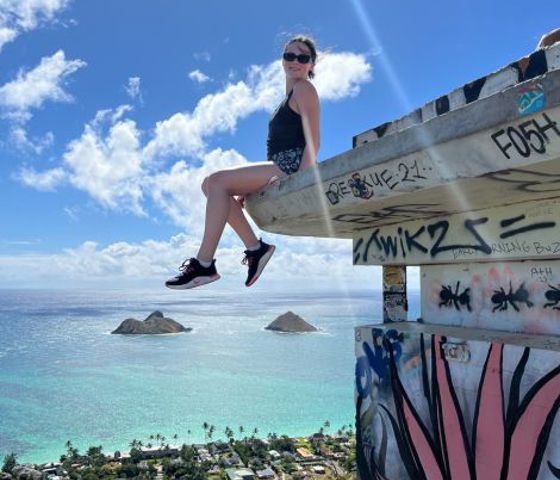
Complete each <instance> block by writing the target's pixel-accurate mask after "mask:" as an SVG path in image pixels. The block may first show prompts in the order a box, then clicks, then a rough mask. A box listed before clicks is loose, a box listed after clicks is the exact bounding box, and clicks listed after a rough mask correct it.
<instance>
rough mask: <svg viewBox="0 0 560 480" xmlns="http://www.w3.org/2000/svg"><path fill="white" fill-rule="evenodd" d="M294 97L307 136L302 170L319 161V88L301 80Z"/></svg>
mask: <svg viewBox="0 0 560 480" xmlns="http://www.w3.org/2000/svg"><path fill="white" fill-rule="evenodd" d="M293 99H294V101H295V102H296V105H297V107H298V111H299V114H300V115H301V123H302V125H303V134H304V136H305V149H304V150H303V157H302V159H301V165H300V167H299V169H300V170H305V169H306V168H309V167H312V166H313V165H315V163H316V162H317V153H318V152H319V146H320V127H319V116H320V106H319V95H317V90H315V87H314V86H313V84H312V83H311V82H309V81H308V80H300V81H299V82H297V83H296V84H295V85H294V94H293Z"/></svg>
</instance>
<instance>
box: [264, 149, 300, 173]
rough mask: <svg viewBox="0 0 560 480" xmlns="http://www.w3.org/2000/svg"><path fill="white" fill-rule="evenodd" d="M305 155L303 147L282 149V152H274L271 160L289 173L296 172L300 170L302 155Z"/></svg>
mask: <svg viewBox="0 0 560 480" xmlns="http://www.w3.org/2000/svg"><path fill="white" fill-rule="evenodd" d="M302 156H303V148H302V147H296V148H290V149H289V150H282V151H281V152H278V153H274V154H273V155H272V157H271V158H269V160H271V161H272V162H274V163H275V164H276V165H278V168H280V170H282V171H283V172H284V173H286V174H287V175H291V174H292V173H296V172H297V171H298V170H299V165H300V163H301V157H302Z"/></svg>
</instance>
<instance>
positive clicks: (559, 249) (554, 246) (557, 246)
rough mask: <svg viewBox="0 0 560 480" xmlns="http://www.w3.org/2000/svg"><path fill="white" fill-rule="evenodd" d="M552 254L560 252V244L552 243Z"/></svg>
mask: <svg viewBox="0 0 560 480" xmlns="http://www.w3.org/2000/svg"><path fill="white" fill-rule="evenodd" d="M552 250H553V252H552V253H559V252H560V242H553V243H552Z"/></svg>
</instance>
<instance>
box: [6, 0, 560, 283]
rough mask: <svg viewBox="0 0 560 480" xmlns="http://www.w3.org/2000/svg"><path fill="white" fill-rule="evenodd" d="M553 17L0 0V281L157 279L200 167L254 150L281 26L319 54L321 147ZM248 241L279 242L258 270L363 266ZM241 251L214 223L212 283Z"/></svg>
mask: <svg viewBox="0 0 560 480" xmlns="http://www.w3.org/2000/svg"><path fill="white" fill-rule="evenodd" d="M558 20H560V2H558V1H553V0H549V1H541V2H539V3H538V6H537V4H529V3H527V2H521V1H508V2H505V1H501V0H500V1H495V2H483V1H482V0H475V1H471V2H468V4H467V3H459V2H443V1H429V2H412V1H409V2H398V1H397V2H372V1H366V0H353V1H352V0H344V1H343V0H340V1H304V2H302V1H299V2H295V1H290V0H288V1H284V2H262V1H239V2H225V1H212V0H210V1H206V2H186V1H171V0H170V1H166V2H155V1H151V2H150V1H141V2H139V1H137V0H118V1H111V2H110V1H103V2H100V1H95V2H91V1H80V0H0V159H1V160H0V202H1V205H2V208H1V209H0V222H1V225H2V227H1V228H0V287H26V286H31V287H39V286H60V287H67V286H118V287H122V286H127V285H129V286H150V287H151V286H158V285H161V283H162V281H163V280H164V279H165V278H166V277H167V276H169V275H170V274H172V273H173V272H174V271H175V269H176V267H177V266H178V264H179V263H180V262H181V261H182V260H183V259H184V258H186V257H189V256H192V255H194V254H195V253H196V249H197V246H198V239H199V237H200V232H201V229H202V216H201V213H202V211H203V207H204V203H203V197H202V195H201V193H200V186H199V185H200V181H201V180H202V178H204V176H205V175H207V174H208V173H210V172H211V171H213V170H215V169H217V168H223V167H226V166H231V165H236V164H244V163H247V162H251V161H261V160H264V159H265V144H266V134H267V122H268V118H269V116H270V113H271V111H272V110H273V108H274V107H275V106H276V104H277V103H278V102H279V101H280V100H281V98H282V96H283V93H284V88H283V77H282V74H281V70H280V67H279V62H278V59H279V56H280V53H281V51H282V46H283V44H284V42H285V40H286V39H287V38H289V36H290V35H291V34H295V33H299V32H303V33H306V34H311V35H312V36H313V37H315V39H316V40H317V42H318V46H319V50H320V51H321V52H322V56H321V60H320V63H319V65H318V66H317V77H316V80H315V84H316V86H317V89H318V91H319V94H320V97H321V108H322V111H321V151H320V152H319V161H321V160H325V159H327V158H330V157H332V156H334V155H336V154H338V153H341V152H343V151H345V150H347V149H349V148H350V147H351V141H352V136H353V135H355V134H357V133H360V132H362V131H364V130H367V129H369V128H372V127H374V126H376V125H378V124H380V123H383V122H385V121H388V120H392V119H394V118H396V117H399V116H402V115H404V114H406V113H408V112H409V111H410V110H412V109H414V108H416V107H418V106H421V105H422V104H424V103H425V102H427V101H429V100H432V99H433V98H436V97H438V96H440V95H442V94H444V93H447V92H449V91H451V90H452V89H454V88H456V87H458V86H460V85H463V84H464V83H466V82H468V81H471V80H474V79H475V78H478V77H480V76H482V75H485V74H487V73H489V72H490V71H493V70H496V69H499V68H500V67H502V66H504V65H506V64H508V63H510V62H512V61H513V60H516V59H518V58H520V57H522V56H524V55H526V54H528V53H530V52H531V51H532V50H533V49H534V47H535V45H536V43H537V42H538V40H539V38H540V36H541V35H542V33H544V32H546V31H549V30H551V29H553V28H555V27H558V26H559V25H558V23H555V21H556V22H558ZM264 238H265V239H268V240H271V241H274V242H275V243H276V244H277V245H278V246H279V247H280V249H279V250H278V253H277V254H276V256H275V260H274V262H273V264H272V265H271V267H270V269H269V271H267V275H268V276H269V277H268V279H267V281H268V282H269V283H268V285H276V286H278V288H282V285H283V284H284V283H285V280H286V278H288V277H289V278H291V279H292V280H293V281H294V282H298V281H299V279H301V276H302V275H306V279H308V278H309V275H311V276H312V277H313V278H315V279H316V282H314V285H316V286H321V287H325V288H328V287H329V286H332V285H333V282H334V283H337V284H341V283H343V284H344V285H345V286H347V287H348V288H351V287H353V286H360V285H363V284H364V282H367V283H368V284H371V283H372V282H375V279H376V278H378V269H373V268H371V267H360V268H352V266H351V243H350V242H348V241H332V240H314V239H298V238H286V237H281V236H275V235H269V234H266V233H264ZM242 250H243V246H242V244H241V243H240V242H239V241H238V240H237V239H236V238H235V237H234V236H233V234H232V233H231V232H230V231H228V230H226V233H225V235H224V239H223V242H222V244H221V246H220V250H219V251H218V255H217V258H218V266H219V269H220V272H221V273H224V274H225V277H229V278H226V279H225V280H224V286H228V287H231V288H241V286H242V281H243V275H244V271H243V269H242V267H241V265H240V260H241V258H242ZM267 268H268V267H267ZM309 272H313V273H311V274H310V273H309ZM335 277H336V282H335V280H334V278H335ZM243 288H244V287H243Z"/></svg>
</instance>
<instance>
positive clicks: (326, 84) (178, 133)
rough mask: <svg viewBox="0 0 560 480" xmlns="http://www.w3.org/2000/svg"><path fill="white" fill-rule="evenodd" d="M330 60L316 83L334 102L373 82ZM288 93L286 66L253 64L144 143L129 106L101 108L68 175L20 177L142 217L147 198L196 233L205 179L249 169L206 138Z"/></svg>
mask: <svg viewBox="0 0 560 480" xmlns="http://www.w3.org/2000/svg"><path fill="white" fill-rule="evenodd" d="M331 55H332V56H335V58H334V59H333V60H332V61H331V60H329V56H325V57H323V60H322V62H321V64H322V70H319V71H318V72H317V79H319V78H320V77H322V78H323V79H322V80H321V82H319V81H318V80H317V81H316V82H317V88H318V90H319V94H320V96H321V97H322V98H323V99H326V100H336V99H339V98H341V96H345V95H346V96H351V95H356V94H357V92H358V91H359V86H360V84H361V83H364V82H366V81H369V79H370V78H371V76H370V68H371V67H370V66H369V65H368V64H367V62H366V59H365V57H364V56H360V55H355V54H349V53H346V54H331ZM336 55H338V56H336ZM335 67H336V68H335ZM318 68H319V67H318ZM341 72H343V73H341ZM337 82H338V83H337ZM283 91H284V74H283V72H282V68H281V63H280V61H274V62H272V63H270V64H268V65H253V66H251V67H250V68H249V70H248V72H247V75H246V78H245V80H244V81H238V82H236V83H233V84H227V85H226V86H225V87H223V88H222V89H221V90H218V91H216V92H215V93H212V94H208V95H205V96H204V97H202V98H201V99H200V100H199V102H198V103H197V105H196V107H195V108H194V110H193V111H192V112H179V113H175V114H173V115H171V116H170V117H169V118H167V119H165V120H162V121H159V122H157V123H156V126H155V128H154V131H153V132H152V134H151V138H149V139H148V140H147V141H146V142H144V143H142V142H141V138H142V137H141V134H140V132H139V131H138V129H137V126H136V124H135V122H134V121H132V120H130V119H127V118H126V116H127V114H129V113H130V112H131V111H132V108H131V107H130V106H129V105H122V106H120V107H118V108H117V109H115V110H101V111H99V112H97V114H96V116H95V118H94V119H93V120H92V121H91V122H90V123H89V124H88V125H86V126H85V128H84V132H83V134H82V135H81V136H80V137H79V138H78V139H75V140H74V141H72V142H71V143H70V144H69V145H68V147H67V150H66V153H65V154H64V156H63V158H62V165H61V167H60V168H61V169H62V171H63V172H64V173H65V175H60V176H59V177H57V176H56V175H55V173H54V172H53V171H48V172H45V178H44V179H42V178H41V177H40V174H38V173H37V172H34V171H26V174H25V175H23V174H22V175H21V178H22V179H23V180H24V183H26V184H27V185H32V183H33V182H30V181H27V179H28V178H31V177H32V178H35V179H39V180H42V182H39V185H48V186H51V187H52V185H54V184H55V181H56V180H57V179H58V180H59V181H64V180H66V181H68V182H69V183H70V184H71V185H73V186H74V187H76V188H78V189H80V190H83V191H85V192H87V193H88V194H89V195H90V196H91V197H93V198H94V199H95V200H96V201H97V202H98V203H99V204H101V205H102V206H103V207H105V208H109V209H115V210H117V209H121V210H126V211H129V212H133V213H135V214H137V215H143V214H144V212H145V210H144V205H143V204H144V202H145V199H146V198H151V199H152V200H153V202H154V203H155V205H156V206H157V207H158V208H159V209H160V210H161V211H162V212H163V213H164V214H165V215H166V216H168V217H169V218H170V219H171V220H172V221H173V222H174V223H175V224H176V225H177V226H180V227H182V228H185V229H186V230H187V231H197V232H198V231H199V230H200V228H201V226H202V225H203V215H204V197H203V195H202V192H201V191H200V184H201V183H202V180H203V178H204V177H205V176H206V175H208V174H210V173H211V172H212V171H216V170H219V169H223V168H227V167H231V166H235V165H243V164H246V163H248V162H247V160H246V159H245V158H244V157H243V156H242V155H241V154H240V153H238V152H236V151H235V150H231V149H224V150H222V149H216V150H213V151H208V145H207V143H206V139H207V138H208V137H211V136H212V135H214V134H216V133H220V132H235V129H236V127H237V124H238V122H239V121H240V120H242V119H243V118H246V117H247V116H249V115H250V114H252V113H254V112H256V111H263V110H264V111H272V109H273V108H274V107H275V106H276V105H277V104H278V102H279V101H280V99H281V98H282V96H283ZM107 124H109V128H108V129H107V128H105V127H104V126H105V125H107ZM263 141H264V139H263ZM170 155H176V156H179V157H180V158H178V159H177V160H176V162H175V163H174V164H173V165H171V166H168V164H167V163H165V161H166V160H168V159H169V156H170ZM200 233H201V232H200Z"/></svg>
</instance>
